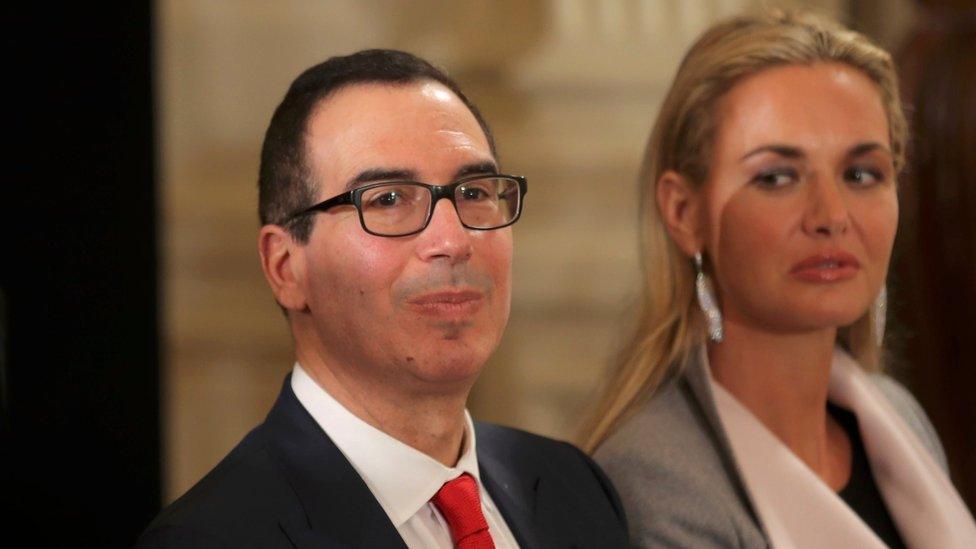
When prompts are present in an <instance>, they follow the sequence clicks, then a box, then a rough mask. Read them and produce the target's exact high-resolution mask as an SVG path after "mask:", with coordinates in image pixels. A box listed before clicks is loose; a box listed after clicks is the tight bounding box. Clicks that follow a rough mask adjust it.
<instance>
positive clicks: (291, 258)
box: [258, 225, 308, 310]
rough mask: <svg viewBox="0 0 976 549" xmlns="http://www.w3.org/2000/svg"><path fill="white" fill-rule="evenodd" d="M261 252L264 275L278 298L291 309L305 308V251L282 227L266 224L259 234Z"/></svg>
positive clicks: (284, 305) (276, 298)
mask: <svg viewBox="0 0 976 549" xmlns="http://www.w3.org/2000/svg"><path fill="white" fill-rule="evenodd" d="M258 252H259V253H260V254H261V268H262V269H263V270H264V278H265V279H267V281H268V285H269V286H271V292H272V293H273V294H274V297H275V301H277V302H278V304H279V305H281V306H282V307H284V308H285V309H288V310H304V309H305V308H306V307H307V305H308V304H307V303H306V301H305V289H304V288H305V287H304V284H303V282H304V279H305V264H304V261H305V253H304V252H305V250H304V246H302V245H301V244H300V243H298V242H296V241H295V239H294V238H292V236H291V234H290V233H288V231H286V230H285V229H283V228H282V227H279V226H278V225H265V226H264V227H261V232H260V234H259V235H258Z"/></svg>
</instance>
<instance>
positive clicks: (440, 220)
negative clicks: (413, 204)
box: [418, 198, 473, 264]
mask: <svg viewBox="0 0 976 549" xmlns="http://www.w3.org/2000/svg"><path fill="white" fill-rule="evenodd" d="M419 241H420V248H419V250H418V251H419V253H420V256H421V258H422V259H424V260H427V261H430V260H434V259H445V260H447V261H449V262H450V263H451V264H454V263H459V262H463V261H467V260H468V259H469V258H470V257H471V253H472V251H473V247H472V244H473V242H472V234H471V230H470V229H467V228H465V227H464V225H462V224H461V219H460V217H458V213H457V210H456V209H455V208H454V204H453V203H452V202H451V201H450V200H447V199H446V198H442V199H440V200H438V201H437V203H436V204H434V211H433V213H432V214H431V218H430V223H429V224H428V225H427V228H426V229H424V230H423V232H421V233H420V240H419Z"/></svg>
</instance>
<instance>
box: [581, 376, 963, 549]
mask: <svg viewBox="0 0 976 549" xmlns="http://www.w3.org/2000/svg"><path fill="white" fill-rule="evenodd" d="M704 369H705V366H704V365H703V364H702V362H701V361H700V360H698V359H697V358H696V359H693V360H691V361H690V364H689V366H688V368H687V369H686V371H685V372H684V373H683V374H682V375H681V376H680V377H678V378H677V379H675V380H674V381H672V382H671V383H669V384H668V385H666V386H665V387H663V388H662V389H661V390H660V391H659V392H658V394H656V395H655V396H654V397H653V398H652V399H650V401H648V402H647V404H645V405H644V406H643V408H641V409H640V410H638V411H637V413H636V414H635V415H634V416H633V417H631V418H630V419H629V420H627V421H626V422H625V423H624V425H623V426H622V427H621V428H620V429H619V430H618V431H617V432H616V433H615V434H613V435H611V436H610V438H609V439H608V440H607V441H606V442H605V443H604V444H603V445H602V446H601V447H600V448H599V449H598V450H597V451H596V454H595V456H594V457H595V458H596V461H597V463H599V464H600V465H601V466H602V467H603V470H604V471H605V472H606V473H607V475H608V476H609V477H610V479H611V480H612V481H613V483H614V485H615V486H616V487H617V492H618V493H619V494H620V499H621V500H622V501H623V505H624V509H625V511H626V513H627V518H628V522H629V524H630V534H631V540H632V542H633V543H634V545H635V546H637V547H695V548H700V547H747V548H754V547H755V548H758V547H768V541H767V538H766V535H765V534H764V532H763V531H762V528H761V526H760V524H759V521H758V519H757V518H756V515H755V513H754V511H753V509H752V507H751V504H750V503H749V499H748V497H747V496H746V492H745V488H744V486H743V485H742V482H741V480H740V478H741V477H740V474H739V471H738V468H737V466H736V464H735V460H734V459H733V458H732V450H731V446H730V445H729V441H728V438H727V437H726V435H725V432H724V431H723V429H722V426H721V423H720V421H719V419H718V411H717V409H716V407H715V400H714V397H713V396H712V391H711V388H710V386H709V383H708V377H707V375H706V373H705V370H704ZM871 377H872V379H873V381H874V382H875V383H876V384H877V386H878V388H879V389H881V391H882V393H884V395H885V396H886V397H887V398H888V400H889V401H890V403H891V404H892V406H893V407H894V408H895V409H896V410H897V411H898V413H899V415H901V417H902V419H903V420H904V421H905V422H906V423H907V424H908V425H909V427H910V428H911V429H912V430H913V431H915V433H916V434H917V435H918V436H919V438H920V439H921V440H922V443H923V444H924V445H925V447H926V448H927V449H928V450H929V452H931V453H932V455H933V457H935V459H936V461H938V462H939V463H940V464H941V465H942V468H943V469H946V468H947V466H946V458H945V453H944V452H943V450H942V445H941V444H940V443H939V439H938V436H937V435H936V433H935V429H934V428H933V427H932V424H931V423H930V422H929V420H928V418H927V417H926V416H925V413H924V412H923V411H922V408H921V407H920V406H919V405H918V403H917V402H916V401H915V399H914V398H913V397H912V396H911V394H909V393H908V391H907V390H905V388H904V387H902V386H901V385H899V384H898V383H897V382H896V381H894V380H892V379H891V378H889V377H887V376H884V375H880V374H872V376H871Z"/></svg>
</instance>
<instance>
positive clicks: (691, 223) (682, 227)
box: [657, 170, 704, 257]
mask: <svg viewBox="0 0 976 549" xmlns="http://www.w3.org/2000/svg"><path fill="white" fill-rule="evenodd" d="M701 200H702V198H701V193H699V192H698V191H697V190H696V189H695V188H694V187H693V186H692V184H691V182H690V181H688V179H687V178H686V177H685V176H683V175H681V174H679V173H678V172H676V171H674V170H668V171H666V172H664V173H663V174H661V178H660V179H658V182H657V207H658V210H659V211H660V213H661V219H662V220H663V221H664V226H665V227H667V229H668V233H669V234H670V235H671V238H672V239H673V240H674V242H675V243H676V244H677V245H678V248H680V249H681V251H683V252H684V253H685V254H687V255H688V256H689V257H691V256H693V255H695V253H697V252H700V251H702V247H703V245H704V237H703V230H702V225H701V224H702V221H703V218H702V212H703V209H704V206H703V204H701Z"/></svg>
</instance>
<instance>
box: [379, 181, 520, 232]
mask: <svg viewBox="0 0 976 549" xmlns="http://www.w3.org/2000/svg"><path fill="white" fill-rule="evenodd" d="M431 198H432V195H431V191H430V190H429V189H428V188H427V187H424V186H421V185H417V184H414V183H389V184H385V185H380V186H376V187H372V188H369V189H366V190H365V191H364V192H363V194H362V196H361V208H362V214H363V223H364V224H365V226H366V229H367V230H369V231H370V232H373V233H376V234H383V235H391V236H392V235H401V234H409V233H412V232H415V231H418V230H420V229H421V228H422V227H423V226H424V224H425V223H426V222H427V217H428V215H429V213H430V209H431ZM519 198H520V196H519V185H518V182H517V181H515V180H512V179H506V178H500V177H485V178H479V179H473V180H470V181H466V182H464V183H462V184H461V185H458V186H457V187H456V188H455V190H454V204H455V205H456V207H457V213H458V217H459V218H460V219H461V222H462V223H463V224H464V225H466V226H468V227H471V228H475V229H493V228H496V227H501V226H503V225H507V224H508V223H510V222H511V221H512V220H513V219H514V218H515V216H516V215H517V214H518V210H519Z"/></svg>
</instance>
